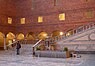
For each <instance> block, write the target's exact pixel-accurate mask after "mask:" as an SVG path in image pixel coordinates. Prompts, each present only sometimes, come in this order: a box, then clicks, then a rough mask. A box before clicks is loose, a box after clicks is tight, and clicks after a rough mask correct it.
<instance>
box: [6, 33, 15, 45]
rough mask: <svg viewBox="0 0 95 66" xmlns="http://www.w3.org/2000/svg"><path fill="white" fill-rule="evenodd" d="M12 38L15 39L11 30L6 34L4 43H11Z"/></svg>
mask: <svg viewBox="0 0 95 66" xmlns="http://www.w3.org/2000/svg"><path fill="white" fill-rule="evenodd" d="M14 39H15V35H14V34H13V33H12V32H9V33H8V34H7V35H6V44H7V45H9V44H12V43H13V40H14Z"/></svg>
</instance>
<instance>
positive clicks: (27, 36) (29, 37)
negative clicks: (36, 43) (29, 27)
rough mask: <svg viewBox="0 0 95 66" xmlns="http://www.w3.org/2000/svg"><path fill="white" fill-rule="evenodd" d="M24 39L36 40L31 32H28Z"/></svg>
mask: <svg viewBox="0 0 95 66" xmlns="http://www.w3.org/2000/svg"><path fill="white" fill-rule="evenodd" d="M26 39H27V40H36V35H35V34H34V33H33V32H29V33H28V34H27V35H26Z"/></svg>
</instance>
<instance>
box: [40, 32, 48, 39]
mask: <svg viewBox="0 0 95 66" xmlns="http://www.w3.org/2000/svg"><path fill="white" fill-rule="evenodd" d="M47 36H48V34H47V33H46V32H41V33H39V34H38V38H39V39H46V38H47Z"/></svg>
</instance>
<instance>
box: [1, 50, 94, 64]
mask: <svg viewBox="0 0 95 66" xmlns="http://www.w3.org/2000/svg"><path fill="white" fill-rule="evenodd" d="M81 56H82V57H81V58H68V59H66V58H44V57H32V52H21V53H20V55H16V52H15V51H14V50H13V51H10V50H6V51H0V66H95V55H94V54H81Z"/></svg>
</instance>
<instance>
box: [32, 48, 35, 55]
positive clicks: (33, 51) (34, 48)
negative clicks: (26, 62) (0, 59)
mask: <svg viewBox="0 0 95 66" xmlns="http://www.w3.org/2000/svg"><path fill="white" fill-rule="evenodd" d="M32 49H33V56H34V55H35V48H34V47H33V48H32Z"/></svg>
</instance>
